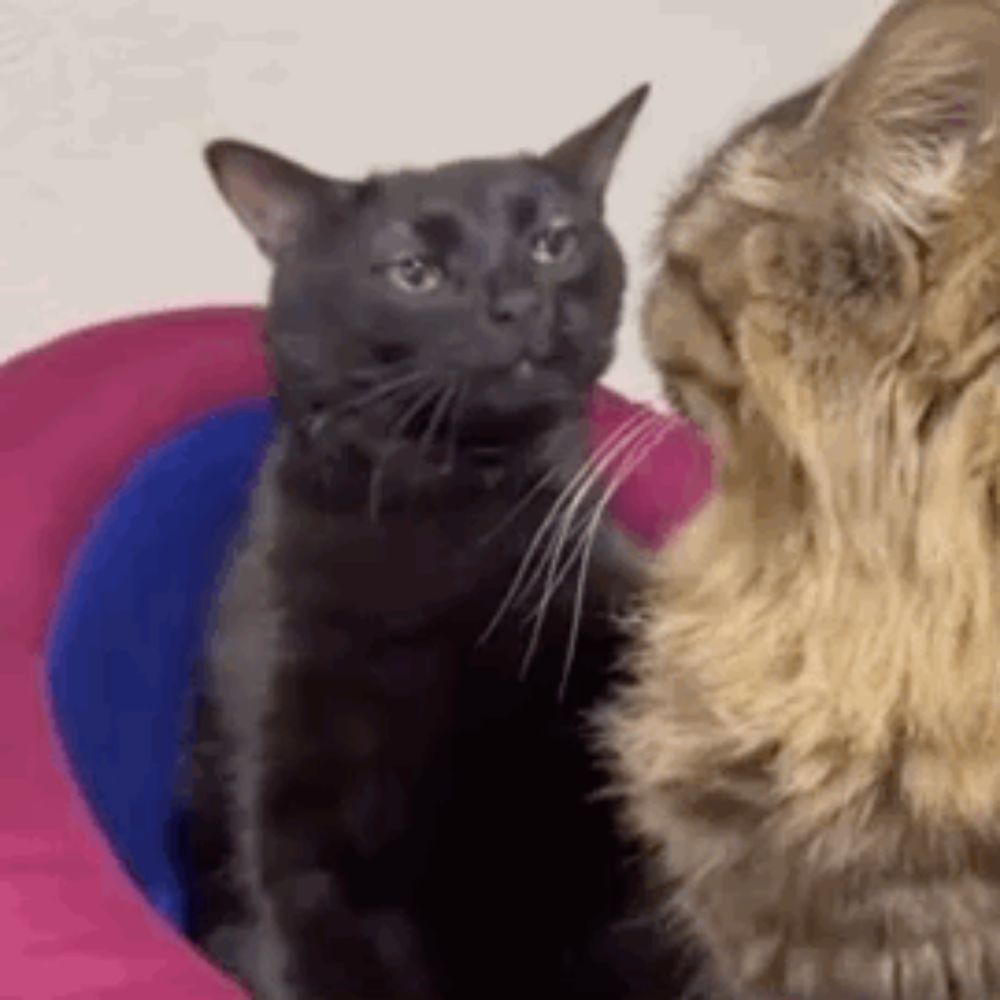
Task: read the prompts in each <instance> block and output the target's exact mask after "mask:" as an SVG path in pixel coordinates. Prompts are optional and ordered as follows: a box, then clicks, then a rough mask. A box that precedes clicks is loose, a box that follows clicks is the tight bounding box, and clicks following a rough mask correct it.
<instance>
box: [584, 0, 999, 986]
mask: <svg viewBox="0 0 1000 1000" xmlns="http://www.w3.org/2000/svg"><path fill="white" fill-rule="evenodd" d="M998 124H1000V3H997V2H996V0H948V2H945V0H909V2H903V3H899V4H897V5H895V6H894V7H892V8H891V9H890V10H889V12H888V13H887V14H886V16H885V17H884V19H883V20H882V21H881V22H880V23H879V25H878V26H877V28H876V29H875V30H874V32H873V34H872V35H871V37H870V38H869V39H868V40H867V41H866V43H865V44H864V45H863V46H862V47H861V48H860V50H859V51H858V52H857V54H856V55H854V56H853V57H852V58H851V59H850V60H849V61H847V62H846V64H845V65H844V66H843V67H842V68H841V69H840V70H839V71H837V72H835V73H834V74H833V75H832V76H831V77H830V78H829V79H827V80H825V81H824V82H822V83H820V84H819V85H817V86H814V87H812V88H811V89H808V90H806V91H804V92H803V93H800V94H798V95H796V96H794V97H791V98H790V99H788V100H785V101H783V102H781V103H779V104H778V105H776V106H774V107H773V108H771V109H770V110H769V111H767V112H766V113H764V114H763V115H762V116H761V117H759V118H758V119H756V120H755V121H752V122H751V123H750V124H748V125H746V126H744V127H743V128H741V129H740V130H739V131H738V132H737V133H736V134H735V136H734V137H733V138H731V139H730V140H729V142H727V143H726V144H725V145H724V146H723V147H722V149H721V151H720V152H718V153H717V154H716V155H715V156H714V157H712V158H711V159H710V160H709V162H708V165H707V166H706V167H705V168H704V169H703V170H702V171H701V173H700V174H699V175H698V176H697V177H696V178H695V180H694V181H693V183H692V184H691V185H690V187H689V188H688V190H686V191H685V192H684V193H683V194H682V195H681V197H679V199H678V200H677V201H676V202H675V203H674V204H673V205H672V207H671V209H670V211H669V213H668V217H667V219H666V222H665V224H664V227H663V230H662V238H661V242H660V249H659V260H660V267H659V272H658V277H657V278H656V280H655V282H654V284H653V287H652V288H651V291H650V294H649V297H648V301H647V308H646V311H645V335H646V338H647V343H648V350H649V353H650V355H651V357H652V358H653V359H654V360H655V363H656V364H657V365H658V367H659V370H660V372H661V373H662V376H663V379H664V381H665V383H666V384H667V386H668V387H669V391H670V392H671V393H672V394H673V396H674V398H675V399H676V400H677V402H678V403H679V404H680V406H682V407H683V408H684V409H686V410H687V411H688V412H689V413H690V414H691V415H692V416H693V417H694V418H695V419H696V420H697V421H699V422H700V423H701V425H702V426H703V427H704V428H705V430H706V432H707V433H708V435H709V436H710V437H711V439H712V441H713V443H714V446H715V448H716V451H717V455H718V485H717V491H716V493H715V495H714V496H713V498H712V499H711V500H710V501H709V502H707V504H706V505H705V506H704V507H703V508H702V509H701V511H700V512H699V513H698V514H697V516H696V517H695V518H694V519H693V520H692V521H691V522H690V524H689V525H688V526H687V527H686V528H685V530H684V531H683V532H682V533H681V534H680V535H679V536H678V537H677V538H676V540H675V541H674V542H672V543H671V544H670V545H669V547H668V548H667V549H666V551H664V552H663V553H662V556H661V557H660V558H659V560H658V568H657V569H656V570H655V571H654V577H655V580H654V582H653V583H652V584H651V586H650V588H649V591H648V594H647V597H646V599H645V602H644V607H643V610H642V612H641V613H640V615H639V616H638V619H639V625H638V633H639V638H638V649H637V650H636V651H635V653H634V655H633V656H632V657H631V659H630V662H629V675H630V677H629V680H628V681H627V682H626V683H625V684H624V686H623V689H622V690H621V692H620V693H619V694H618V695H617V697H616V699H615V700H614V703H613V706H612V707H611V708H610V709H609V710H608V711H607V712H606V713H605V715H604V717H603V727H604V728H603V732H604V737H605V739H606V741H607V745H608V748H609V751H610V757H611V760H612V762H613V767H614V769H615V772H616V781H617V788H618V790H619V791H620V792H621V795H622V799H623V812H624V817H625V821H626V825H627V828H628V829H630V830H632V831H634V832H636V833H637V834H638V835H640V836H641V838H642V840H643V841H644V843H645V844H646V847H647V850H648V856H649V858H650V870H651V871H652V872H653V873H654V875H655V876H656V877H658V878H659V879H660V880H661V881H662V884H663V885H664V887H665V888H666V887H668V886H669V888H670V891H671V893H674V892H675V893H676V895H675V896H672V901H671V902H670V904H669V907H667V904H666V903H665V908H668V909H669V913H670V914H671V916H672V918H673V919H674V921H675V922H677V923H679V924H680V925H681V926H682V927H684V928H686V930H687V932H688V933H689V935H690V937H691V939H692V940H693V941H694V942H695V943H696V944H697V945H700V946H701V948H702V949H703V951H704V953H705V955H706V956H707V959H708V961H707V963H706V965H707V968H708V969H709V975H708V977H707V980H708V983H707V992H708V993H709V995H711V996H713V997H738V998H741V1000H742V998H754V1000H758V998H760V1000H763V998H767V1000H820V998H825V1000H890V998H892V1000H988V998H996V997H1000V494H998V483H1000V131H998ZM664 995H667V994H666V992H665V994H664Z"/></svg>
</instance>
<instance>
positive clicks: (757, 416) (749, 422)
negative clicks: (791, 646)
mask: <svg viewBox="0 0 1000 1000" xmlns="http://www.w3.org/2000/svg"><path fill="white" fill-rule="evenodd" d="M998 114H1000V4H998V3H997V2H996V0H951V2H941V0H906V2H902V3H899V4H897V5H896V6H895V7H894V8H892V10H891V11H890V12H889V14H888V15H887V16H886V17H885V18H884V19H883V21H882V22H881V23H880V24H879V25H878V26H877V28H876V29H875V31H874V32H873V34H872V35H871V37H870V38H869V39H868V40H867V41H866V43H865V44H864V45H863V46H862V48H861V49H860V50H859V51H858V52H857V53H856V54H855V56H854V57H853V58H852V59H850V60H849V61H848V62H847V63H846V65H845V66H844V67H843V68H842V69H841V70H840V71H839V72H836V73H835V74H833V76H832V77H831V78H830V79H828V80H826V81H824V82H822V83H820V84H818V85H816V86H814V87H812V88H810V89H808V90H806V91H804V92H802V93H800V94H798V95H796V96H793V97H791V98H789V99H787V100H785V101H783V102H781V103H779V104H777V105H775V106H774V107H772V108H771V109H769V110H768V111H766V112H765V113H764V114H763V115H762V116H760V117H759V118H758V119H756V120H754V121H752V122H750V123H749V124H747V125H745V126H744V127H743V128H742V129H740V130H739V131H738V132H737V133H736V134H735V135H734V136H733V137H732V138H731V139H730V140H729V142H727V143H726V144H725V145H724V146H723V147H722V149H721V150H720V151H719V152H718V153H716V155H715V156H714V157H712V158H711V159H710V161H709V162H708V164H707V165H706V166H705V167H704V168H703V169H702V171H701V172H700V173H699V174H698V175H697V176H696V177H695V179H694V180H693V182H692V183H691V184H690V185H689V188H688V190H687V191H685V192H684V193H683V194H682V195H681V197H680V198H679V199H678V200H677V201H676V202H675V204H674V205H673V206H672V207H671V209H670V210H669V212H668V216H667V220H666V224H665V225H664V227H663V230H662V234H661V241H660V273H659V276H658V278H657V279H656V281H655V283H654V285H653V287H652V289H651V291H650V294H649V296H648V299H647V303H646V311H645V335H646V338H647V343H648V348H649V352H650V354H651V356H652V357H653V359H654V360H655V362H656V363H657V365H658V367H659V369H660V372H661V373H662V376H663V379H664V382H665V384H666V386H667V389H668V392H669V393H670V394H672V395H673V397H674V398H675V399H676V400H677V402H678V403H679V404H680V406H681V408H683V409H686V410H687V411H688V412H689V413H690V414H691V415H692V416H693V417H694V418H695V419H696V420H697V421H698V422H699V423H701V424H702V425H703V426H704V427H705V428H706V429H707V431H708V433H709V435H710V436H711V438H712V439H713V441H714V442H715V444H716V445H717V446H718V448H719V451H720V452H721V454H722V455H723V456H724V468H725V469H727V470H728V471H729V472H731V471H732V470H733V469H734V468H735V467H737V466H740V465H742V467H743V468H744V469H745V470H746V471H747V472H748V473H749V472H750V471H751V470H752V469H754V468H756V469H757V470H758V471H759V470H760V469H761V468H762V467H768V466H766V465H764V464H763V463H766V462H772V461H773V456H774V455H775V454H777V455H783V456H785V458H787V459H789V460H790V462H791V464H794V465H795V466H797V468H798V469H799V471H800V472H802V473H804V478H805V481H806V482H807V483H808V484H809V485H810V487H811V488H812V489H813V490H814V491H815V492H816V493H817V494H824V493H826V494H831V493H833V492H836V491H837V490H838V489H848V490H853V491H854V494H855V495H856V496H860V495H862V494H865V491H866V490H868V494H865V495H871V492H872V490H877V489H881V488H882V487H884V486H885V484H886V483H889V482H902V481H903V480H904V479H906V480H907V481H908V482H909V484H910V487H912V488H914V489H916V488H917V485H916V484H917V483H918V481H923V482H924V483H926V481H927V478H928V476H929V477H931V478H933V476H935V475H937V474H939V473H940V475H942V476H943V475H944V474H945V473H944V467H945V466H947V465H948V464H949V463H951V465H952V466H953V468H952V471H951V473H949V474H956V473H958V470H959V469H960V468H963V463H964V469H965V473H967V474H968V475H971V474H972V472H971V466H970V465H969V464H968V462H971V458H969V455H970V454H971V452H970V451H969V449H970V448H971V442H972V441H973V440H979V441H980V442H981V443H983V444H984V445H985V446H990V442H992V447H993V448H994V450H996V448H997V445H996V437H997V430H996V428H997V427H998V426H1000V425H998V424H997V419H998V418H1000V403H998V388H997V387H998V374H997V372H998V370H1000V368H998V365H1000V321H998V316H1000V134H998V132H997V123H998ZM975 428H978V430H976V429H975ZM977 435H978V438H977ZM963 449H964V451H963ZM962 454H965V455H966V458H962V457H960V456H961V455H962ZM946 456H951V457H946ZM981 459H982V455H980V456H979V459H978V460H981ZM770 467H773V465H772V466H770ZM920 468H922V469H923V473H920V472H918V469H920ZM896 472H898V473H899V476H898V477H896V476H895V474H896ZM921 476H923V479H922V480H921ZM894 477H895V478H894ZM876 480H878V482H876ZM908 488H909V487H908ZM827 499H829V495H828V496H827Z"/></svg>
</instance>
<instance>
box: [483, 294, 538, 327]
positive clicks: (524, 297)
mask: <svg viewBox="0 0 1000 1000" xmlns="http://www.w3.org/2000/svg"><path fill="white" fill-rule="evenodd" d="M541 304H542V296H541V295H540V294H539V292H538V291H537V289H534V288H531V287H530V286H525V287H520V288H508V289H504V290H503V291H500V292H497V293H495V294H494V295H493V296H491V298H490V303H489V313H490V319H492V320H493V322H494V323H499V324H501V325H510V324H513V323H519V322H521V321H522V320H525V319H528V318H529V317H531V316H533V315H535V313H537V312H538V311H539V309H540V307H541Z"/></svg>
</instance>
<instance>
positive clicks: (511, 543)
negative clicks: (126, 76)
mask: <svg viewBox="0 0 1000 1000" xmlns="http://www.w3.org/2000/svg"><path fill="white" fill-rule="evenodd" d="M646 93H647V88H645V87H643V88H640V89H639V90H637V91H635V92H634V93H632V94H631V95H629V96H628V97H627V98H626V99H625V100H623V101H622V102H620V103H619V104H618V105H616V106H615V107H614V108H613V109H612V110H611V111H610V112H608V113H607V114H606V115H605V116H604V117H602V118H601V119H600V120H599V121H597V122H596V123H595V124H593V125H592V126H590V127H589V128H587V129H585V130H583V131H581V132H579V133H577V134H576V135H574V136H573V137H571V138H570V139H569V140H567V141H566V142H564V143H562V144H561V145H559V146H558V147H556V148H555V149H554V150H553V151H552V152H550V153H549V154H548V155H546V156H542V157H531V156H523V157H518V158H510V159H494V160H480V161H468V162H461V163H455V164H450V165H447V166H443V167H440V168H438V169H435V170H429V171H426V172H404V173H398V174H393V175H390V176H375V177H372V178H371V179H369V180H367V181H365V182H363V183H346V182H342V181H334V180H331V179H328V178H325V177H320V176H317V175H315V174H312V173H310V172H308V171H306V170H305V169H303V168H302V167H299V166H296V165H294V164H292V163H290V162H288V161H286V160H284V159H281V158H279V157H277V156H275V155H273V154H271V153H267V152H265V151H263V150H260V149H256V148H253V147H250V146H247V145H243V144H240V143H235V142H228V141H227V142H218V143H215V144H213V145H212V146H211V147H210V148H209V150H208V160H209V164H210V166H211V169H212V171H213V173H214V176H215V179H216V181H217V183H218V185H219V187H220V189H221V191H222V193H223V195H224V196H225V198H226V199H227V201H228V202H229V204H230V205H231V206H232V208H233V209H234V210H235V212H236V214H237V215H238V216H239V218H240V219H241V220H242V222H243V223H244V224H245V225H246V227H247V228H248V229H249V230H250V231H251V232H252V234H253V235H254V237H255V238H256V240H257V242H258V243H259V245H260V246H261V248H262V249H263V250H264V252H265V253H266V254H267V255H268V256H269V257H270V258H271V260H272V261H273V263H274V282H273V288H272V295H271V303H270V309H269V313H268V319H267V343H268V348H269V357H270V362H271V365H272V371H273V377H274V382H275V385H276V394H277V401H278V408H279V412H280V420H279V426H278V430H277V433H276V436H275V440H274V441H273V443H272V445H271V447H270V450H269V452H268V455H267V457H266V460H265V463H264V466H263V469H262V472H261V475H260V479H259V483H258V485H257V488H256V492H255V497H254V502H253V509H252V512H251V516H250V518H249V521H248V524H247V527H246V531H245V536H244V537H243V539H242V540H241V544H240V546H239V548H238V551H237V553H236V556H235V559H234V562H233V564H232V566H231V569H230V572H229V575H228V579H227V581H226V584H225V587H224V591H223V596H222V598H221V601H220V605H219V608H218V614H217V622H216V627H215V633H214V636H213V640H212V644H211V655H210V669H209V672H208V677H207V679H206V685H205V695H204V697H203V698H202V702H201V705H200V709H199V718H198V730H199V735H198V745H197V750H196V754H195V768H194V795H193V806H194V808H193V814H194V824H193V835H194V848H195V858H196V863H197V865H198V868H199V871H200V887H199V888H200V904H199V906H198V912H197V913H196V914H195V920H194V922H195V931H196V937H197V938H198V939H199V940H200V941H201V942H202V943H203V944H204V946H205V947H206V949H207V950H208V951H209V952H210V954H212V955H213V956H214V957H215V958H216V960H217V961H219V962H220V963H221V964H223V965H224V966H226V967H228V968H229V969H230V970H231V971H232V972H233V973H234V974H235V975H237V976H238V977H239V978H240V979H242V980H243V981H244V982H245V983H246V984H247V985H248V986H249V987H250V988H251V989H252V991H253V993H254V995H255V996H256V997H259V998H266V1000H338V998H351V1000H363V998H372V1000H392V998H402V997H407V998H432V997H434V998H459V997H461V998H465V1000H473V998H477V1000H489V998H493V997H496V998H501V997H503V998H505V1000H512V998H514V997H517V996H521V995H527V993H528V992H539V993H540V994H541V995H542V996H546V997H549V998H552V997H575V996H590V997H618V996H631V995H634V993H635V992H636V990H637V989H638V985H637V984H638V983H639V982H640V981H643V982H644V977H645V975H646V974H647V972H648V971H649V968H650V967H651V960H649V957H648V956H646V955H645V954H644V953H643V945H644V940H643V939H644V931H643V930H642V928H641V925H639V924H635V925H633V924H631V923H629V920H628V913H629V906H630V902H631V895H630V888H629V885H628V877H629V872H628V868H627V864H626V852H625V850H624V848H623V845H621V844H620V843H619V842H618V841H617V839H616V837H615V834H614V830H613V825H612V819H611V813H610V809H609V807H608V805H607V804H606V803H605V802H604V801H603V800H602V799H600V798H599V797H596V796H595V794H594V793H595V791H597V790H599V789H600V786H601V783H602V776H601V774H600V773H599V771H598V769H597V767H596V765H595V763H594V761H593V760H592V758H591V756H590V754H589V752H588V750H587V746H586V742H585V738H584V728H583V725H582V716H583V714H584V713H585V712H586V711H587V710H588V709H589V708H590V707H591V706H592V705H593V704H594V703H595V702H596V701H597V700H599V699H601V698H602V696H603V694H604V691H605V689H606V686H607V685H608V683H609V678H610V674H611V671H612V668H613V665H614V663H615V660H616V654H617V651H618V649H619V647H620V645H621V642H622V634H621V631H620V627H619V625H618V623H617V620H616V612H618V611H620V610H621V609H622V608H623V607H625V605H626V603H627V601H628V600H629V597H630V596H631V594H632V593H633V588H634V583H635V577H634V574H633V571H632V569H631V568H630V562H629V560H628V559H627V558H624V557H623V553H626V552H627V547H624V546H619V545H618V541H617V538H616V535H615V534H614V533H613V532H612V530H611V529H610V528H609V527H607V526H606V525H604V524H603V522H599V521H598V520H597V519H596V518H594V519H592V518H590V508H586V511H587V514H588V517H587V518H585V519H583V520H582V521H581V520H579V519H578V524H581V525H582V524H585V523H589V524H591V525H593V526H595V529H596V526H598V524H599V529H596V530H595V533H594V534H593V535H592V536H584V535H582V534H581V535H580V536H579V537H580V538H581V539H584V538H586V539H587V540H588V541H591V542H592V543H593V549H592V559H591V561H590V564H589V566H590V568H589V571H588V574H587V577H586V578H585V580H584V581H583V582H584V583H585V584H586V589H585V591H584V590H583V587H582V585H580V584H579V583H578V576H577V573H575V572H569V573H566V574H562V573H561V571H560V572H557V571H556V568H555V564H553V569H552V570H551V571H548V570H545V571H544V572H541V571H540V572H538V573H536V580H535V581H534V583H535V585H534V586H533V587H532V586H528V585H527V584H526V585H525V586H523V587H521V588H520V593H521V595H522V596H521V597H520V598H519V599H518V600H514V601H508V602H507V605H508V606H506V607H505V603H504V602H505V595H507V594H508V593H509V592H510V591H511V586H512V584H513V583H514V582H515V578H516V575H517V573H518V570H519V567H520V566H521V565H522V561H523V560H525V557H526V554H527V553H528V550H529V548H530V547H531V545H532V541H533V540H536V539H542V538H543V537H546V532H545V531H543V530H542V529H543V524H544V522H545V519H546V518H547V517H549V515H550V512H551V511H552V510H553V508H554V504H555V503H556V502H557V500H558V498H559V497H560V496H563V497H564V498H565V497H567V496H569V495H570V494H569V493H568V492H567V485H568V484H569V483H570V480H571V479H572V477H573V475H574V474H575V473H576V472H577V471H578V470H579V469H580V468H581V466H582V463H583V460H584V455H585V448H584V430H585V424H584V420H585V403H586V400H587V397H588V393H589V391H590V390H591V388H592V387H593V385H594V383H595V381H596V379H597V378H598V377H599V376H600V375H601V373H602V372H603V371H604V370H605V368H606V367H607V365H608V363H609V360H610V358H611V356H612V350H613V335H614V331H615V327H616V324H617V322H618V317H619V309H620V299H621V295H622V288H623V271H624V269H623V263H622V258H621V254H620V252H619V250H618V248H617V246H616V244H615V242H614V240H613V238H612V236H611V235H610V233H609V232H608V230H607V229H606V228H605V226H604V224H603V222H602V202H603V195H604V191H605V187H606V184H607V182H608V179H609V176H610V174H611V171H612V167H613V164H614V162H615V160H616V158H617V155H618V153H619V151H620V149H621V146H622V144H623V142H624V140H625V138H626V135H627V133H628V131H629V129H630V127H631V125H632V122H633V120H634V118H635V116H636V114H637V113H638V111H639V109H640V107H641V105H642V104H643V101H644V99H645V97H646ZM567 508H568V505H567V503H566V501H565V499H564V503H563V508H562V509H564V510H566V509H567ZM580 510H581V511H582V510H584V508H583V507H581V508H580ZM565 523H569V522H568V521H567V522H565ZM558 526H559V522H558V519H554V518H552V517H549V522H548V528H549V529H553V528H557V527H558ZM576 530H577V529H576V528H574V532H575V531H576ZM550 534H551V530H550ZM575 539H576V536H575V535H574V539H573V540H574V541H575ZM537 548H538V546H536V549H537ZM577 548H578V549H579V545H578V546H577ZM538 565H543V564H542V563H539V564H538ZM562 575H565V579H562V580H560V579H559V577H560V576H562ZM522 577H523V574H522ZM521 582H522V583H526V582H525V581H524V580H523V579H522V581H521ZM528 582H530V581H528ZM546 584H548V585H549V586H546ZM515 589H516V588H515ZM544 591H549V592H553V591H554V594H553V596H552V597H551V601H550V602H549V606H548V607H547V609H546V614H545V615H544V620H543V622H542V625H541V627H540V628H539V629H537V630H535V629H533V628H528V627H525V623H524V617H525V614H526V613H528V612H530V611H531V610H532V609H533V607H537V597H538V595H539V594H540V593H542V592H544ZM532 601H535V602H536V603H535V604H533V603H532ZM491 625H492V626H493V627H492V628H491ZM535 632H537V634H534V633H535ZM573 635H576V636H577V638H576V641H575V644H573V645H570V641H571V636H573ZM563 688H565V690H563Z"/></svg>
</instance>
